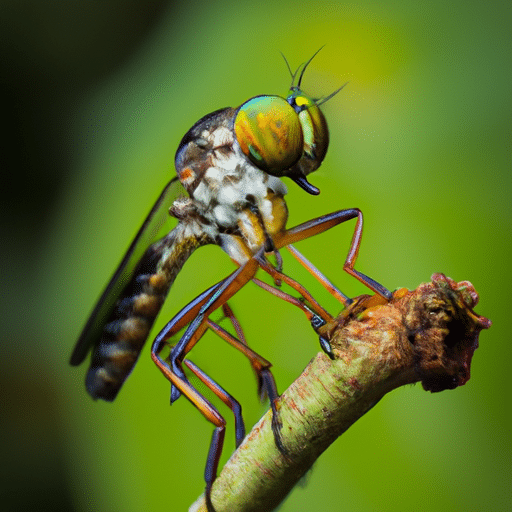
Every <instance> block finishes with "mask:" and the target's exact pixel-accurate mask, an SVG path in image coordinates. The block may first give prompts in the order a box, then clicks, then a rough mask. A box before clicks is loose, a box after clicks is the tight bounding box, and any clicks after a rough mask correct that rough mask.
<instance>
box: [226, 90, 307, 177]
mask: <svg viewBox="0 0 512 512" xmlns="http://www.w3.org/2000/svg"><path fill="white" fill-rule="evenodd" d="M234 128H235V134H236V138H237V141H238V144H240V148H241V149H242V151H243V152H244V154H245V155H246V156H247V157H248V158H249V159H250V160H251V162H252V163H253V164H254V165H256V166H257V167H258V168H259V169H261V170H263V171H265V172H268V173H269V174H271V175H273V176H283V175H285V174H286V171H287V170H288V169H289V168H290V167H292V166H293V165H294V164H295V163H297V161H298V160H299V158H300V157H301V156H302V153H303V151H304V137H303V134H302V126H301V122H300V120H299V116H298V115H297V113H296V112H295V110H294V109H293V108H292V107H291V106H290V104H289V103H288V102H287V101H286V100H285V99H284V98H281V97H279V96H256V97H255V98H252V99H250V100H248V101H246V102H245V103H244V104H243V105H241V106H240V108H239V109H238V113H237V115H236V118H235V126H234Z"/></svg>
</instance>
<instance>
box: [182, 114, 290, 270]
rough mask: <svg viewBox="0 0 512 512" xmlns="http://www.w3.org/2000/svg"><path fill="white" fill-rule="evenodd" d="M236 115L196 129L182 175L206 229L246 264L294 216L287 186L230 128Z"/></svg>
mask: <svg viewBox="0 0 512 512" xmlns="http://www.w3.org/2000/svg"><path fill="white" fill-rule="evenodd" d="M233 113H234V110H233V109H225V110H222V111H218V112H216V113H214V114H211V115H210V116H207V117H206V118H204V119H203V120H200V121H199V122H198V123H196V125H195V126H194V127H192V129H191V130H190V132H189V133H188V134H187V136H185V138H184V140H183V142H182V144H181V145H180V148H179V149H178V153H177V155H176V169H177V172H178V176H179V177H180V180H181V182H182V184H183V185H184V186H185V188H186V189H187V191H188V193H189V194H190V197H191V198H192V201H193V206H194V208H195V210H196V212H197V218H199V219H201V220H200V222H201V223H202V224H203V227H204V229H205V230H206V231H207V232H208V233H209V234H210V236H214V237H215V238H216V239H217V240H219V242H220V245H221V247H222V248H223V249H224V250H225V251H226V252H227V253H228V254H229V256H230V257H231V258H232V259H234V260H235V261H237V262H238V263H240V264H241V263H243V262H245V261H247V259H249V258H250V257H251V256H253V255H254V254H255V253H256V252H257V250H258V249H259V248H260V247H262V246H263V245H265V246H266V247H269V248H270V247H271V245H272V244H271V240H272V237H273V236H274V235H275V234H276V233H279V232H281V231H283V230H284V229H285V224H286V220H287V216H288V215H287V208H286V203H285V201H284V195H285V194H286V187H285V185H284V183H283V182H282V181H281V180H280V179H279V178H276V177H274V176H271V175H269V174H267V173H266V172H264V171H262V170H260V169H258V168H257V167H255V166H254V165H253V164H252V163H251V162H250V161H249V160H248V159H247V158H246V156H245V155H244V154H243V153H242V150H241V149H240V146H239V145H238V143H237V142H236V140H235V139H234V137H233V130H232V129H231V128H230V123H232V117H233ZM212 118H213V119H212ZM212 121H215V122H212ZM213 125H215V128H211V126H213Z"/></svg>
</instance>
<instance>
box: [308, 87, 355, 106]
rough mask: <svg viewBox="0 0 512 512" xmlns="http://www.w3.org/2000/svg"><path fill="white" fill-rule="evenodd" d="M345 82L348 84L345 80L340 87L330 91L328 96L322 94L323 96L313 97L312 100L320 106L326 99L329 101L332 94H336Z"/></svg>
mask: <svg viewBox="0 0 512 512" xmlns="http://www.w3.org/2000/svg"><path fill="white" fill-rule="evenodd" d="M347 84H348V82H345V83H344V84H343V85H342V86H341V87H340V88H338V89H336V90H335V91H334V92H331V94H329V96H324V97H323V98H315V99H314V100H313V101H314V102H315V104H316V105H317V106H320V105H322V104H323V103H325V102H326V101H329V100H330V99H331V98H332V97H333V96H335V95H336V94H338V93H339V92H340V91H341V89H343V87H345V85H347Z"/></svg>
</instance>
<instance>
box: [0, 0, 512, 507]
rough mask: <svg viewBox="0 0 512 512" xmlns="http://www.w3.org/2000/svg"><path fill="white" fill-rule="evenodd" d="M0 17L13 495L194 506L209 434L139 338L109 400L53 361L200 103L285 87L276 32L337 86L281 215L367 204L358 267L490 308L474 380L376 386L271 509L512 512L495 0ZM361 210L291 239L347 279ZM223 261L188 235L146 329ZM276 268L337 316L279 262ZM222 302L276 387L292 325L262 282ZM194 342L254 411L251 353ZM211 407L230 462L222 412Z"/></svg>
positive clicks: (107, 8) (499, 9) (304, 351)
mask: <svg viewBox="0 0 512 512" xmlns="http://www.w3.org/2000/svg"><path fill="white" fill-rule="evenodd" d="M0 14H1V16H0V55H1V58H2V63H3V65H2V69H1V76H0V79H1V88H2V97H3V99H4V108H3V118H4V120H5V126H6V128H7V131H6V133H4V136H3V143H4V151H3V153H4V164H3V165H2V167H3V170H4V172H3V176H2V181H3V187H2V190H3V199H2V202H1V207H2V212H1V219H2V220H1V228H2V231H1V234H2V242H1V253H0V254H1V258H2V273H1V279H2V285H3V286H2V290H3V292H2V294H1V299H0V300H1V308H2V318H3V321H2V325H3V328H2V331H3V338H4V339H3V342H2V344H1V359H0V365H1V368H0V382H1V389H2V406H1V407H2V414H1V422H0V425H1V434H2V435H1V439H2V444H3V446H1V447H0V450H1V453H2V456H1V458H2V464H1V468H2V469H1V470H2V475H1V480H0V500H1V504H2V509H3V510H77V511H91V510H101V511H121V510H122V511H126V512H127V511H138V510H141V509H144V510H151V511H160V510H186V509H187V507H188V505H190V504H191V503H192V502H193V501H194V499H195V498H196V497H197V496H198V495H199V494H200V493H201V492H202V489H203V479H202V473H203V468H204V462H205V457H206V452H207V448H208V444H209V441H210V435H211V432H212V428H211V426H210V425H209V424H208V423H207V422H206V421H205V420H204V419H203V418H202V416H201V415H200V414H199V413H197V412H196V411H195V410H194V408H193V407H192V406H191V405H190V404H189V403H188V402H186V401H185V400H180V401H179V402H177V403H176V404H175V405H174V406H173V407H169V405H168V401H169V385H168V384H167V383H166V382H165V381H164V379H163V378H162V376H161V375H160V373H159V371H158V370H157V369H156V368H155V367H154V365H153V364H152V362H151V360H150V355H149V347H146V348H145V349H144V352H143V354H142V357H141V359H140V361H139V363H138V365H137V367H136V369H135V371H134V372H133V374H132V375H131V376H130V378H129V380H128V381H127V382H126V384H125V386H124V388H123V390H122V392H121V393H120V395H119V397H118V399H117V400H116V401H115V402H114V403H113V404H107V403H103V402H101V403H95V402H93V401H92V400H91V399H90V397H89V396H88V395H87V394H86V392H85V390H84V385H83V379H84V375H85V371H86V367H85V366H83V367H80V368H71V367H70V366H69V365H68V359H69V355H70V352H71V350H72V347H73V345H74V343H75V340H76V339H77V336H78V334H79V332H80V330H81V328H82V326H83V324H84V322H85V320H86V319H87V316H88V314H89V313H90V310H91V308H92V306H93V304H94V301H95V300H96V299H97V297H98V295H99V293H100V291H101V290H102V288H103V286H104V285H105V284H106V282H107V280H108V278H109V277H110V275H111V273H112V272H113V270H114V268H115V266H116V264H117V263H118V261H119V259H120V257H121V255H122V252H123V251H124V250H125V248H126V247H127V244H128V242H129V240H130V238H131V237H132V236H133V235H134V233H135V232H136V230H137V228H138V226H139V225H140V223H141V221H142V219H143V218H144V216H145V214H146V213H147V211H148V210H149V208H150V206H151V205H152V204H153V201H154V200H155V199H156V197H157V195H158V193H159V192H160V190H161V188H162V187H163V185H164V184H165V183H166V182H167V180H168V179H169V178H170V177H171V176H172V175H173V173H174V169H173V157H174V152H175V150H176V147H177V145H178V143H179V141H180V138H181V137H182V135H183V134H184V133H185V132H186V131H187V130H188V128H189V127H190V126H191V125H192V124H193V123H194V122H195V121H196V120H197V119H199V118H200V117H201V116H203V115H204V114H206V113H208V112H211V111H213V110H215V109H218V108H221V107H225V106H236V105H239V104H240V103H242V102H243V101H244V100H246V99H248V98H249V97H251V96H254V95H258V94H265V93H269V94H284V93H285V92H286V90H287V87H288V85H289V81H290V79H289V75H288V72H287V70H286V68H285V65H284V63H283V61H282V58H281V56H280V55H279V51H282V52H283V53H284V54H285V55H286V56H287V58H288V59H289V61H290V63H291V66H292V67H293V68H295V67H296V66H297V65H299V64H300V63H301V62H304V61H305V60H306V59H308V58H309V57H310V56H311V55H312V54H313V53H314V52H315V51H316V50H317V49H318V48H319V47H320V46H322V45H325V48H324V49H323V50H322V51H321V52H320V53H319V54H318V56H317V57H316V58H315V59H314V61H313V62H312V64H311V66H310V68H309V69H308V71H307V73H306V75H305V78H304V81H303V86H304V88H305V90H306V91H307V92H309V93H310V94H312V95H315V96H320V95H325V94H328V93H330V92H331V91H333V90H334V89H335V88H337V87H339V86H340V85H341V84H343V83H345V82H346V81H349V83H348V85H347V86H346V87H345V89H343V91H342V92H341V93H340V94H338V95H337V96H335V97H334V98H333V99H332V100H330V101H329V102H328V103H326V104H325V106H324V112H325V114H326V117H327V119H328V122H329V126H330V131H331V146H330V150H329V153H328V155H327V158H326V161H325V163H324V164H323V165H322V167H321V169H320V170H319V171H318V172H317V173H316V174H315V175H313V176H311V182H312V183H314V184H315V185H316V186H318V187H319V188H320V189H321V191H322V193H321V195H320V196H319V197H313V196H306V194H305V193H304V192H303V191H302V190H300V189H298V187H296V186H295V185H293V184H289V191H290V194H289V203H288V204H289V208H290V212H291V213H290V225H293V224H297V223H300V222H302V221H305V220H307V219H309V218H312V217H314V216H318V215H321V214H323V213H328V212H331V211H334V210H337V209H340V208H346V207H355V206H357V207H359V208H361V209H362V210H363V211H364V213H365V221H366V225H365V236H364V239H363V244H362V247H361V253H360V258H359V260H358V264H357V268H358V269H360V270H362V271H363V272H367V273H368V274H370V275H371V276H372V277H374V278H375V279H377V280H379V281H380V282H382V283H383V284H384V285H385V286H387V287H389V288H391V289H393V288H397V287H401V286H406V287H409V288H415V287H416V286H417V285H419V284H420V283H421V282H423V281H427V280H429V278H430V275H431V274H432V273H433V272H444V273H446V274H447V275H449V276H451V277H452V278H454V279H455V280H458V281H461V280H465V279H468V280H470V281H472V282H473V284H474V285H475V287H476V289H477V291H478V292H479V293H480V295H481V304H480V305H479V306H477V308H476V309H477V312H478V313H480V314H482V315H485V316H488V317H489V318H491V319H492V321H493V326H492V328H491V330H490V331H486V332H483V333H482V335H481V339H480V349H479V350H478V351H477V352H476V354H475V357H474V361H473V367H472V378H471V380H470V381H469V383H468V384H467V385H466V386H464V387H463V388H460V389H457V390H454V391H446V392H443V393H440V394H436V395H431V394H427V393H426V392H424V391H423V390H422V389H421V387H420V386H414V387H407V388H402V389H399V390H397V391H395V392H393V393H391V394H390V395H389V396H387V397H385V398H384V399H383V400H382V402H381V403H380V404H379V405H378V406H377V407H375V408H374V409H373V410H372V411H370V413H369V414H367V415H366V416H365V417H364V418H362V419H361V420H360V421H359V422H358V423H357V424H356V425H355V426H354V427H352V428H351V429H350V430H349V431H348V432H347V433H346V434H345V435H343V436H342V437H341V438H340V439H339V440H338V441H337V442H336V443H334V445H333V446H332V447H331V448H330V449H329V450H328V451H327V452H326V453H325V454H324V455H323V456H322V457H321V458H320V459H319V461H318V462H317V463H316V464H315V466H314V468H313V470H312V471H311V472H309V474H308V475H307V477H306V478H305V480H304V485H302V486H298V487H297V488H296V489H295V490H294V491H293V492H292V493H291V494H290V496H289V497H288V499H287V500H286V502H285V503H284V504H283V505H282V506H281V509H280V510H281V511H283V512H284V511H297V510H311V511H324V510H351V511H353V512H356V511H357V512H359V511H374V510H379V511H386V510H393V511H396V510H416V511H421V510H437V511H445V510H446V511H453V510H472V511H476V510H478V511H480V510H481V511H484V510H493V511H496V510H510V509H511V508H512V478H511V476H512V471H511V465H512V462H511V461H512V456H511V455H512V454H511V430H512V429H511V422H510V402H511V398H510V396H511V394H510V391H511V386H510V377H509V375H508V374H509V373H510V370H509V361H510V358H511V355H512V350H511V340H510V335H507V332H509V329H508V328H507V327H506V321H507V320H506V319H507V317H510V316H511V314H510V312H507V311H508V308H509V303H508V302H509V296H510V281H511V280H510V261H511V236H510V232H511V228H512V225H511V224H512V212H511V201H510V193H511V188H512V187H511V184H512V183H511V176H510V171H511V163H512V159H511V155H512V144H511V142H512V135H511V128H512V123H511V117H512V116H511V112H512V109H511V103H512V102H511V90H512V88H511V78H512V76H511V75H512V74H511V72H510V68H511V57H512V52H511V47H512V38H511V35H510V27H511V25H512V19H511V18H512V17H511V10H510V6H509V5H507V4H506V3H504V2H486V3H484V2H467V1H461V0H456V1H455V2H445V1H443V2H441V1H437V2H428V3H426V2H421V3H415V4H413V3H411V2H406V1H402V2H400V1H395V2H393V1H389V0H382V1H380V2H374V1H366V2H358V3H357V4H356V3H353V2H335V1H328V2H322V1H318V0H317V1H314V2H308V1H305V2H301V3H299V2H292V1H282V2H275V1H274V2H267V1H266V0H262V1H260V2H252V1H249V2H240V1H238V2H229V1H225V2H215V1H210V2H200V1H194V0H191V1H188V2H186V3H185V2H183V3H182V5H179V6H178V5H174V4H172V3H170V2H164V1H160V2H147V1H144V2H142V1H128V2H126V1H120V0H117V1H112V2H108V3H102V2H101V3H100V2H88V1H87V2H86V1H75V2H45V3H42V2H35V1H23V2H20V1H4V2H2V3H1V5H0ZM352 229H353V226H352V225H350V226H349V225H347V226H340V227H339V228H337V229H336V230H335V231H333V232H331V233H328V234H325V235H322V236H320V237H317V239H314V240H311V241H308V242H305V243H303V244H301V246H300V248H301V249H303V252H304V253H305V254H306V255H307V256H308V257H310V258H311V259H312V260H313V261H314V263H315V264H316V265H317V266H318V267H319V268H320V269H323V270H324V271H325V272H326V274H327V275H328V276H330V277H331V279H333V280H334V281H335V282H336V283H337V284H338V285H339V286H340V287H341V288H342V289H343V290H344V291H345V292H347V293H348V294H350V295H357V294H360V293H364V292H365V289H364V288H363V287H362V285H360V284H359V283H357V282H356V281H355V280H353V279H351V278H350V277H349V276H348V275H346V274H344V273H343V272H342V271H341V268H340V267H341V261H342V259H343V257H344V255H345V254H346V251H347V248H348V243H349V240H350V238H351V235H352ZM333 240H334V241H335V242H334V243H333ZM328 246H329V250H327V247H328ZM232 268H233V267H232V265H231V263H230V261H229V259H228V258H227V257H226V256H225V255H224V254H223V253H222V251H220V249H218V248H216V247H207V248H202V249H201V250H200V251H198V252H197V253H196V254H195V255H194V256H193V257H192V259H191V260H190V261H189V262H188V263H187V265H186V267H185V269H184V270H183V273H182V274H180V276H179V278H178V281H177V283H176V285H175V287H174V288H173V290H172V291H171V295H170V298H169V300H168V304H166V307H165V311H164V312H163V314H162V315H161V316H160V318H159V321H158V325H157V326H156V328H155V331H154V332H155V333H156V332H157V330H158V328H159V327H161V326H162V325H163V323H164V322H165V321H166V319H169V318H170V316H171V315H172V314H174V313H175V312H176V311H177V310H178V309H179V308H180V307H181V306H183V305H185V304H186V302H187V300H190V299H191V298H192V297H194V296H195V295H197V294H198V293H199V292H200V291H202V290H203V289H204V288H205V287H207V286H209V285H210V284H212V283H213V282H215V281H216V280H217V279H220V278H221V277H223V276H224V275H226V274H227V273H229V272H230V271H231V270H232ZM285 270H287V272H288V273H291V274H292V275H294V276H298V278H299V280H301V281H302V282H304V284H305V285H306V286H307V287H310V288H311V289H312V291H313V292H314V293H315V294H316V295H317V296H318V298H319V299H320V301H321V302H322V303H324V304H325V305H326V307H327V308H328V309H330V310H331V311H332V312H336V307H337V306H336V304H335V302H334V301H333V300H331V299H330V298H329V297H326V296H325V293H324V292H322V290H320V289H318V288H317V287H315V286H314V285H313V284H312V282H311V280H310V279H309V278H308V277H307V276H305V275H304V274H301V273H300V270H299V269H297V268H296V266H294V264H293V263H292V262H291V261H290V260H289V259H287V260H286V261H285ZM232 306H233V308H234V309H235V311H236V313H237V314H238V316H239V318H240V320H241V321H242V323H243V326H244V328H245V332H246V335H247V338H248V340H249V342H250V343H251V344H252V345H253V346H254V347H255V348H256V349H257V350H258V351H259V352H260V353H261V354H262V355H264V356H265V357H267V358H268V359H270V360H271V361H272V362H273V363H274V368H275V377H276V379H277V383H278V386H279V389H280V390H284V389H285V388H286V387H287V386H288V385H289V384H290V383H291V382H292V381H293V380H294V378H296V377H297V376H298V375H299V373H300V372H301V371H302V369H303V368H304V367H305V365H306V364H307V363H308V361H309V360H310V359H311V358H312V357H313V356H314V355H315V354H316V352H317V351H318V346H317V338H316V336H315V335H314V333H313V331H312V330H311V329H310V328H309V326H308V325H307V322H306V320H305V318H303V315H302V314H301V313H300V311H298V310H297V311H296V310H295V309H294V308H292V307H291V306H289V305H287V304H281V303H280V302H279V301H277V299H276V300H273V299H272V298H271V297H268V296H267V295H265V293H264V292H263V291H261V290H259V289H258V288H257V287H255V286H253V285H249V286H247V287H246V289H244V290H242V292H240V294H239V296H237V297H236V298H235V299H234V300H233V301H232ZM194 360H195V362H196V363H198V364H199V365H200V366H202V367H203V369H205V370H206V371H208V372H210V373H211V374H212V376H214V377H216V378H217V379H218V380H219V381H220V382H221V383H222V384H223V385H224V386H225V387H226V388H227V389H228V390H231V391H232V392H233V393H234V394H235V395H236V396H237V397H238V398H239V399H240V401H241V402H242V403H243V406H244V415H245V419H246V422H247V425H248V427H249V426H250V425H252V424H254V423H255V422H256V420H257V419H258V418H259V417H260V416H261V414H262V413H263V412H264V411H265V409H266V406H265V405H261V404H259V403H258V401H257V399H256V397H255V383H254V379H253V377H252V375H251V373H250V370H249V365H248V364H247V363H246V362H245V361H244V360H243V358H242V357H241V356H239V355H238V354H236V353H234V351H233V350H231V349H229V348H226V347H224V345H223V343H222V342H221V341H219V340H218V339H216V338H215V337H214V336H209V337H206V338H205V339H204V340H202V342H201V346H199V347H197V348H196V350H195V351H194ZM219 407H220V409H221V411H223V412H224V413H225V415H226V417H227V418H228V419H229V425H228V432H227V436H226V446H225V454H224V457H223V460H226V458H227V457H228V456H229V453H230V452H231V451H232V449H233V445H234V441H233V437H234V436H233V425H232V421H231V417H230V413H229V411H226V410H225V409H224V408H223V407H222V406H219Z"/></svg>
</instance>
